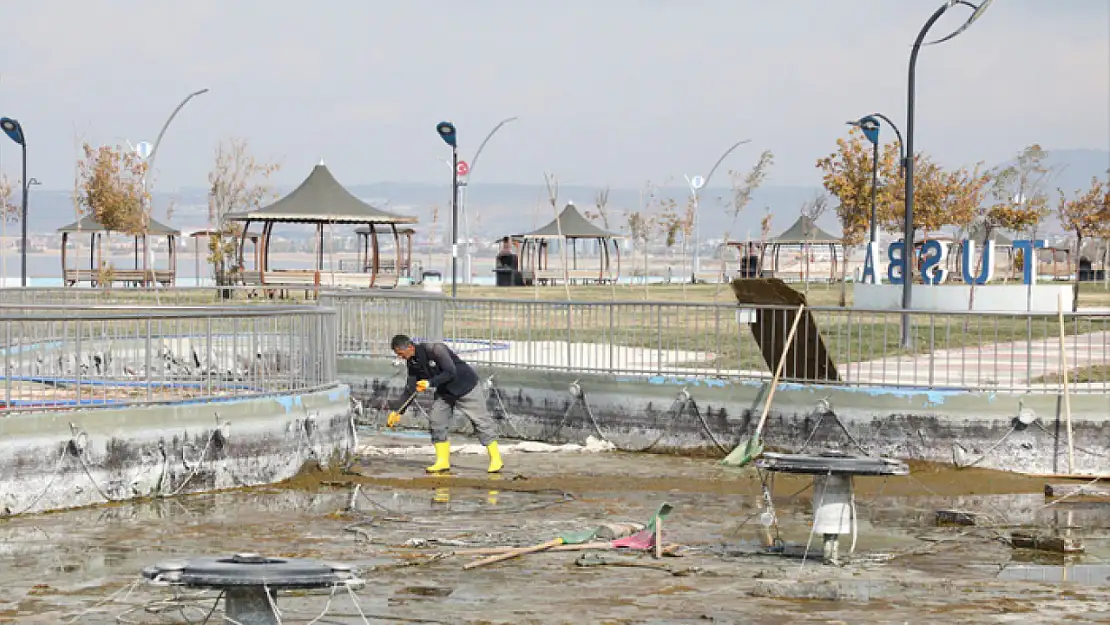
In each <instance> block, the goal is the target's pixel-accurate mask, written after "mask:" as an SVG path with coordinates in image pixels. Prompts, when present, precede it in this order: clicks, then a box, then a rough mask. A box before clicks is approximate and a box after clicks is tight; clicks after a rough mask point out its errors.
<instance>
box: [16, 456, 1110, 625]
mask: <svg viewBox="0 0 1110 625" xmlns="http://www.w3.org/2000/svg"><path fill="white" fill-rule="evenodd" d="M362 442H363V444H364V445H370V446H371V447H373V448H375V449H377V450H383V449H385V450H388V449H393V450H394V451H393V452H392V453H369V454H366V455H363V456H360V459H359V461H358V462H357V463H356V464H355V465H354V467H353V470H352V473H355V474H354V475H352V474H344V473H342V472H340V471H335V470H333V471H329V472H323V473H315V474H306V475H304V476H301V477H299V478H297V479H294V480H292V481H290V482H289V483H287V484H284V485H281V486H275V487H263V488H256V489H250V490H244V491H238V492H228V493H219V494H211V495H196V496H190V497H181V498H176V499H172V500H161V501H148V502H138V503H126V504H119V505H111V506H105V507H98V508H88V509H81V510H74V511H68V512H60V513H55V514H43V515H36V516H27V517H20V518H14V519H6V520H0V623H9V622H10V623H52V624H56V623H70V622H72V623H88V624H101V623H103V624H108V623H117V622H120V623H190V622H191V623H200V622H203V621H204V618H205V616H206V614H208V612H209V610H210V609H211V607H212V605H213V601H214V600H215V599H216V595H217V593H215V592H206V593H204V594H200V595H198V594H196V592H195V591H186V590H182V591H180V592H179V593H177V595H178V596H179V600H178V601H176V602H175V601H174V600H173V599H174V596H175V594H174V592H173V591H172V590H170V589H167V588H164V587H152V586H149V585H147V584H146V583H144V582H141V581H140V576H139V572H140V570H141V569H142V568H143V567H145V566H149V565H152V564H155V563H157V562H159V561H164V560H167V559H181V558H188V557H190V556H210V555H228V554H232V553H237V552H256V553H261V554H263V555H269V556H280V557H307V558H317V559H322V560H326V561H342V562H348V563H350V564H353V565H355V566H357V567H360V569H361V576H362V577H363V578H364V579H365V580H366V586H365V588H363V589H361V590H358V591H357V592H356V593H355V594H354V597H352V596H349V595H348V594H347V593H346V592H345V591H344V592H340V593H338V594H336V595H335V596H334V597H332V598H331V601H330V603H329V597H328V592H326V591H325V592H317V591H313V592H311V593H304V592H301V593H289V594H281V595H280V596H279V597H278V606H279V607H280V608H281V610H282V622H284V623H308V622H310V621H312V619H314V618H316V617H318V616H320V615H321V613H322V612H324V611H325V608H326V609H327V612H326V614H325V615H324V616H323V618H321V619H320V620H318V621H316V622H317V623H320V624H321V625H323V624H324V623H506V624H508V623H513V624H518V623H520V624H523V623H543V624H548V623H552V624H554V623H645V624H646V623H768V624H777V623H783V624H785V623H853V624H854V623H937V622H941V623H947V624H951V623H1073V622H1074V623H1084V622H1110V504H1092V503H1086V504H1080V503H1070V502H1064V503H1059V504H1051V505H1048V504H1049V500H1046V499H1045V496H1044V493H1043V488H1044V484H1045V480H1044V479H1033V478H1024V477H1020V476H1014V475H1008V474H1001V473H993V472H988V471H979V470H963V471H956V470H953V469H949V468H938V467H931V466H925V465H922V466H916V465H915V466H913V467H912V469H913V473H912V475H911V476H910V477H891V478H857V480H856V497H857V506H858V509H859V517H860V523H859V535H858V540H857V545H856V549H855V553H854V554H851V555H848V553H847V552H848V549H849V545H850V542H851V541H850V537H847V536H846V537H842V539H841V553H842V560H843V561H842V565H841V566H829V565H824V564H821V562H820V537H819V536H818V537H814V541H813V543H812V547H811V552H810V556H809V557H808V558H807V559H806V560H805V561H804V562H803V560H802V559H800V558H796V557H784V556H774V555H765V554H763V553H760V536H761V532H760V527H761V526H760V525H759V524H758V521H757V517H758V514H759V512H760V509H759V508H758V502H759V498H758V494H759V492H760V480H759V476H758V475H757V473H756V472H755V471H754V470H752V469H743V470H736V469H724V468H721V467H719V466H717V464H716V463H715V461H713V460H711V459H691V458H678V457H671V456H653V455H631V454H622V453H614V452H605V453H521V452H514V451H513V450H512V449H511V448H510V449H509V450H508V451H507V452H506V453H505V461H506V470H505V472H504V473H503V474H502V475H500V476H494V477H490V476H487V475H486V474H485V463H486V458H485V456H484V455H478V454H474V455H464V454H456V455H454V456H453V458H452V462H453V471H452V473H451V474H450V475H447V476H441V477H431V476H425V475H424V474H423V467H424V466H426V465H427V464H428V463H429V461H430V459H431V456H430V453H429V452H430V449H429V445H428V443H427V439H426V435H415V434H413V435H392V436H383V435H371V436H367V437H364V439H363V441H362ZM464 442H466V441H464V440H462V439H459V440H457V441H456V443H457V444H461V443H464ZM502 444H503V445H506V446H511V441H504V442H503V443H502ZM409 448H411V449H409ZM399 449H400V450H401V451H398V450H399ZM809 482H810V480H809V478H806V477H791V476H784V475H777V476H775V478H774V483H773V494H774V503H775V509H776V512H777V518H778V532H779V535H780V537H781V539H782V540H783V541H785V542H786V543H787V544H788V545H802V546H804V545H805V544H806V542H807V539H809V534H810V524H811V521H812V515H811V509H810V506H811V501H810V493H811V489H808V488H806V486H807V485H808V484H809ZM1077 483H1078V482H1077ZM355 484H358V485H359V487H358V493H357V495H356V496H355V497H354V498H353V500H354V503H355V509H354V510H347V506H348V504H349V502H350V500H351V499H352V497H351V493H352V491H353V488H354V486H353V485H355ZM799 491H800V492H799ZM663 502H668V503H670V504H672V505H673V506H674V511H673V512H672V513H671V515H670V516H669V517H668V518H667V520H666V522H665V524H664V528H665V530H664V535H665V542H667V543H677V544H680V545H683V546H684V549H683V550H681V551H680V556H679V557H664V558H662V559H660V560H656V559H654V558H652V557H651V556H649V555H633V554H619V553H615V552H611V551H605V552H594V553H595V554H596V555H594V556H591V557H590V562H592V563H593V564H598V561H599V559H600V561H602V562H605V563H606V565H596V566H580V564H586V563H587V562H585V561H583V562H579V558H580V557H581V556H582V553H578V552H555V553H542V554H531V555H526V556H523V557H520V558H517V559H514V560H509V561H505V562H501V563H498V564H493V565H490V566H488V567H483V568H476V569H471V570H465V571H464V570H463V565H464V564H466V563H468V562H471V561H473V560H474V559H475V556H462V555H448V556H439V555H437V554H449V553H450V552H451V551H452V550H454V549H460V548H470V547H486V546H503V545H521V546H524V545H532V544H538V543H542V542H545V541H548V540H551V539H552V538H555V537H556V536H558V535H560V534H561V533H564V532H569V531H576V530H586V529H592V528H594V527H596V526H598V525H599V524H600V523H602V522H606V521H637V522H641V523H642V522H646V521H647V520H648V519H649V518H650V516H651V515H652V513H653V512H654V511H655V510H656V508H657V507H658V506H659V504H661V503H663ZM938 509H960V510H965V511H969V512H975V513H979V514H980V515H981V519H982V520H983V521H982V524H981V525H978V526H963V527H951V528H940V527H936V525H935V523H934V512H935V511H936V510H938ZM1014 529H1027V530H1033V529H1035V530H1036V531H1038V532H1041V533H1044V534H1050V535H1051V534H1056V533H1059V534H1060V535H1062V534H1064V533H1065V532H1067V533H1070V535H1071V536H1072V537H1074V538H1078V539H1080V540H1082V542H1083V543H1084V544H1085V546H1086V549H1087V551H1086V553H1085V554H1084V555H1082V556H1078V557H1069V559H1068V560H1066V561H1065V560H1064V559H1063V557H1062V556H1057V555H1054V554H1045V553H1039V552H1031V551H1026V550H1014V549H1012V548H1011V547H1010V546H1009V545H1008V544H1006V543H1005V541H1004V540H1003V538H1004V537H1007V536H1009V534H1010V531H1012V530H1014ZM814 555H816V558H814V557H813V556H814ZM614 564H615V565H614ZM629 564H631V565H648V566H624V565H629ZM651 567H654V568H651ZM1061 577H1066V578H1067V579H1068V580H1071V581H1065V582H1058V581H1053V580H1056V579H1059V578H1061ZM1036 580H1047V581H1036ZM354 599H357V606H356V605H355V604H354V603H353V600H354ZM360 610H361V612H362V613H363V614H364V615H365V619H364V617H363V616H361V615H360V614H359V611H360ZM209 622H210V623H223V622H226V621H224V620H223V619H222V610H217V611H215V612H214V614H213V615H212V616H211V618H210V620H209Z"/></svg>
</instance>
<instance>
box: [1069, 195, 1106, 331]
mask: <svg viewBox="0 0 1110 625" xmlns="http://www.w3.org/2000/svg"><path fill="white" fill-rule="evenodd" d="M1057 191H1058V193H1059V194H1060V203H1059V205H1058V206H1057V208H1056V216H1057V217H1059V219H1060V225H1061V226H1063V227H1064V229H1065V230H1067V231H1068V232H1074V233H1075V258H1076V267H1078V263H1079V252H1080V250H1081V249H1083V239H1085V238H1091V237H1105V236H1107V235H1110V185H1107V184H1106V183H1104V182H1103V181H1102V180H1099V179H1098V178H1097V177H1092V178H1091V187H1090V188H1089V189H1087V190H1086V191H1079V192H1077V193H1076V195H1075V198H1074V199H1071V200H1069V199H1067V196H1066V195H1064V192H1063V190H1060V189H1058V190H1057ZM1078 274H1079V272H1078V269H1077V270H1076V281H1075V287H1074V289H1073V297H1072V304H1071V310H1072V312H1075V311H1076V310H1078V309H1079V275H1078Z"/></svg>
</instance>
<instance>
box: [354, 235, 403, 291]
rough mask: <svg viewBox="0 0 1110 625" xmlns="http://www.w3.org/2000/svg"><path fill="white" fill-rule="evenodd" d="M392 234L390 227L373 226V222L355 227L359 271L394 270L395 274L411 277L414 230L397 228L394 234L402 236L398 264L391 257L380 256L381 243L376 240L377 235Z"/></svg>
mask: <svg viewBox="0 0 1110 625" xmlns="http://www.w3.org/2000/svg"><path fill="white" fill-rule="evenodd" d="M381 234H387V235H389V234H392V229H388V230H387V229H383V228H381V227H375V225H374V224H370V225H369V226H363V227H361V228H355V236H356V237H358V239H357V241H358V260H357V262H358V268H359V271H362V272H369V273H377V272H379V271H384V272H387V273H389V272H395V273H397V275H399V276H401V277H405V278H411V277H412V237H413V236H414V235H415V234H416V230H414V229H412V228H398V229H396V235H397V236H400V237H404V244H403V248H402V249H400V250H399V252H398V253H399V255H400V263H401V264H400V266H399V267H398V266H396V265H395V264H394V260H393V259H391V258H386V259H383V258H382V257H381V245H380V242H379V241H378V235H381Z"/></svg>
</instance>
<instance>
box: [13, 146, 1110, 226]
mask: <svg viewBox="0 0 1110 625" xmlns="http://www.w3.org/2000/svg"><path fill="white" fill-rule="evenodd" d="M1048 161H1049V166H1050V167H1051V168H1052V169H1053V170H1054V171H1055V172H1056V173H1055V175H1054V177H1053V179H1052V181H1051V182H1050V183H1049V184H1050V189H1051V190H1052V193H1053V195H1054V194H1055V189H1056V188H1057V187H1059V188H1061V189H1064V190H1065V192H1067V193H1068V194H1069V195H1071V194H1072V193H1074V191H1075V190H1077V189H1086V188H1087V187H1088V185H1089V184H1090V180H1091V177H1092V176H1100V177H1104V176H1106V175H1107V169H1108V168H1110V151H1106V150H1050V151H1049V158H1048ZM290 190H291V187H290V188H286V189H282V190H281V191H282V192H283V193H284V192H288V191H290ZM599 190H600V189H599V188H598V187H591V186H581V185H566V186H563V187H562V188H560V190H559V203H560V205H562V204H565V203H566V202H567V201H568V200H569V201H573V202H574V203H575V204H576V205H577V206H579V207H580V208H582V209H583V210H587V209H589V210H592V209H593V207H594V198H595V196H596V195H597V192H598V191H599ZM350 191H351V192H352V193H354V194H355V195H356V196H358V197H360V198H362V199H364V200H367V201H370V202H372V203H374V204H375V205H378V206H381V207H383V208H387V209H389V210H393V211H396V212H400V213H404V214H411V215H416V216H417V217H419V218H420V220H421V223H422V224H427V223H428V222H429V221H430V220H431V213H432V207H433V206H438V207H439V214H440V217H439V218H440V223H441V224H449V223H450V205H451V204H450V202H451V197H450V185H448V184H440V185H437V184H423V183H407V182H377V183H372V184H359V185H354V186H352V187H351V188H350ZM819 191H820V188H819V187H817V186H813V187H804V186H796V187H795V186H774V185H770V186H766V187H763V188H760V189H758V190H757V191H756V192H755V193H754V194H753V195H752V201H751V204H750V205H749V206H748V208H747V209H746V210H745V211H744V212H743V213H742V214H741V215H740V216H739V218H738V219H737V220H736V221H735V223H733V219H732V216H731V214H729V213H728V211H727V209H726V206H727V201H728V197H729V196H730V194H731V191H730V190H729V189H728V188H726V187H711V188H707V189H703V190H702V192H701V216H702V221H701V233H702V238H703V239H712V238H720V237H721V236H723V234H724V232H725V231H727V230H730V229H731V233H730V234H731V236H732V237H733V238H742V237H743V236H745V235H746V234H747V233H748V232H751V234H752V235H753V236H758V234H759V221H760V220H761V219H762V218H763V215H764V210H765V208H768V209H770V212H771V214H772V224H773V230H774V231H775V232H776V233H777V232H779V231H781V230H784V229H786V228H787V227H789V226H790V225H791V224H792V223H793V222H794V220H795V219H797V218H798V210H799V208H800V207H801V205H802V204H803V203H804V202H805V201H807V200H809V199H811V198H812V197H813V196H814V195H815V194H817V193H818V192H819ZM205 193H206V191H205V190H204V189H181V190H179V191H178V192H175V193H159V192H156V193H155V195H154V199H153V203H154V207H155V213H154V214H155V218H157V219H164V218H165V207H166V206H167V205H168V204H169V203H170V202H171V200H172V202H173V203H174V204H175V207H176V208H175V212H174V218H173V219H172V220H171V221H172V223H173V224H174V225H175V226H177V227H178V228H181V229H182V230H186V231H187V230H192V229H196V228H201V227H204V226H205V225H206V222H207V204H206V196H205ZM466 193H467V207H468V210H467V213H468V215H469V222H470V230H471V232H472V233H473V234H475V235H481V236H483V237H490V238H491V239H492V238H496V237H498V236H500V235H502V234H506V233H510V232H511V233H519V232H526V231H528V230H531V229H532V228H533V226H535V225H544V224H546V223H547V222H549V221H551V219H553V218H554V213H553V212H552V210H551V206H550V205H549V204H548V202H547V192H546V189H545V188H544V187H543V185H541V184H535V185H531V184H486V183H481V182H476V183H475V184H474V185H473V186H472V187H470V188H468V189H467V190H466ZM70 195H71V194H70V192H69V191H46V190H38V189H32V191H31V199H30V211H29V212H30V215H31V217H30V223H29V228H30V230H31V231H32V232H36V233H44V234H45V233H49V232H53V231H54V230H56V229H57V228H58V227H60V226H62V225H64V224H67V223H69V222H71V221H73V220H74V211H73V202H72V199H71V197H70ZM659 195H660V198H662V199H673V200H675V201H676V202H677V204H678V205H679V207H682V206H684V205H685V203H686V201H687V198H688V197H689V190H688V189H686V188H685V187H667V188H663V189H661V190H660V191H659ZM1053 199H1054V200H1055V198H1053ZM640 203H641V197H640V191H639V190H638V189H627V188H620V189H618V188H614V189H611V190H610V192H609V203H608V210H609V214H610V228H611V229H614V230H622V229H625V228H626V224H627V218H626V215H627V213H628V212H630V211H636V210H638V208H639V206H640ZM1053 204H1055V201H1053ZM818 225H820V226H821V227H822V228H824V229H826V230H828V231H830V232H834V233H836V232H839V231H840V226H839V223H838V222H837V219H836V215H835V214H834V213H833V212H832V211H831V210H830V211H829V212H828V213H826V214H825V215H824V216H822V218H821V219H820V220H819V221H818ZM1047 225H1048V227H1049V229H1050V230H1052V229H1057V228H1058V226H1057V225H1056V221H1055V219H1054V218H1052V219H1049V220H1048V224H1047ZM305 232H306V233H307V229H305Z"/></svg>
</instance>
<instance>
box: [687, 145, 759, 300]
mask: <svg viewBox="0 0 1110 625" xmlns="http://www.w3.org/2000/svg"><path fill="white" fill-rule="evenodd" d="M751 142H752V140H751V139H742V140H740V141H737V142H736V143H733V144H732V146H731V147H729V149H727V150H725V151H724V153H723V154H721V156H720V158H718V159H717V162H716V163H713V167H712V168H710V170H709V173H708V174H706V175H705V177H704V178H703V177H701V176H693V177H691V176H686V184H688V185H690V196H691V197H693V199H694V268H693V269H694V275H693V276H691V278H692V280H691V282H697V277H698V271H700V270H701V251H700V250H701V205H700V204H699V200H700V197H699V196H700V192H701V190H702V189H703V188H705V185H707V184H709V179H710V178H712V177H713V172H715V171H717V168H718V167H720V166H721V163H722V162H724V160H725V159H726V158H728V155H729V154H732V153H733V152H734V151H735V150H736V148H738V147H740V146H742V145H744V144H745V143H751ZM726 243H727V241H726Z"/></svg>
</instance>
